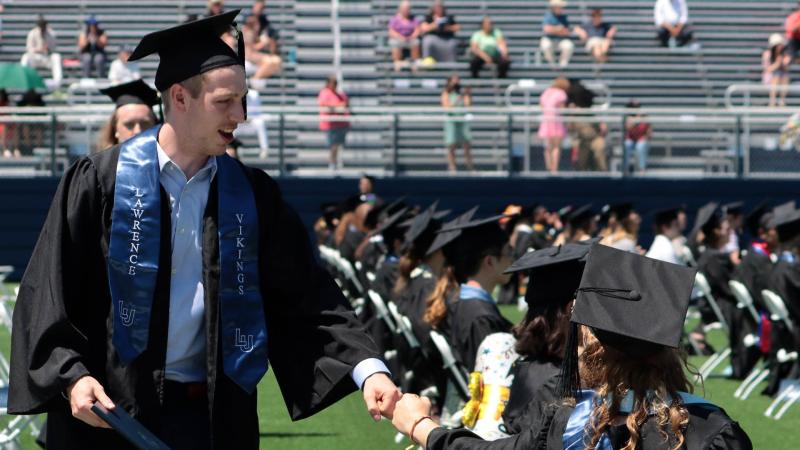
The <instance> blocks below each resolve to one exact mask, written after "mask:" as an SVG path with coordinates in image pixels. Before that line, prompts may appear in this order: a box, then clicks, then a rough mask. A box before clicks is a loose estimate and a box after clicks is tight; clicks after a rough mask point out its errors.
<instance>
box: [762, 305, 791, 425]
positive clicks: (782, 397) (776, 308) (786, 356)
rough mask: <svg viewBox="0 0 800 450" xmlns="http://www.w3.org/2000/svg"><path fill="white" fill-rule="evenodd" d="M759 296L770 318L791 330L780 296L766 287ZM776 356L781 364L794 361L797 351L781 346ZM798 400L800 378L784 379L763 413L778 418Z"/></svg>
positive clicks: (787, 312) (787, 313)
mask: <svg viewBox="0 0 800 450" xmlns="http://www.w3.org/2000/svg"><path fill="white" fill-rule="evenodd" d="M761 298H762V299H763V300H764V306H766V308H767V310H768V311H769V314H770V320H772V321H773V322H783V324H784V325H786V328H787V329H789V331H793V330H794V327H795V324H794V322H792V319H791V318H790V317H789V311H788V310H787V309H786V304H785V303H784V301H783V299H782V298H781V296H780V295H778V294H776V293H774V292H772V291H770V290H768V289H764V290H763V291H761ZM776 358H777V360H778V363H781V364H782V363H786V362H790V361H796V360H797V358H798V353H797V351H796V350H793V349H789V350H787V349H784V348H781V349H779V350H778V352H777V355H776ZM798 400H800V380H784V381H783V382H782V383H781V389H780V391H779V392H778V395H777V396H776V397H775V400H773V401H772V403H770V405H769V407H767V409H766V410H765V411H764V415H765V416H767V417H772V418H774V419H775V420H780V419H781V418H782V417H783V415H784V414H786V411H788V410H789V408H790V407H791V406H792V405H793V404H794V403H797V401H798ZM781 403H783V406H781V407H780V409H778V406H780V404H781ZM776 409H778V413H777V414H775V415H774V416H773V413H775V410H776Z"/></svg>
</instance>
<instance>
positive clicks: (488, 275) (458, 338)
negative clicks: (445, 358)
mask: <svg viewBox="0 0 800 450" xmlns="http://www.w3.org/2000/svg"><path fill="white" fill-rule="evenodd" d="M501 217H503V216H495V217H489V218H486V219H478V220H470V221H467V222H463V223H460V224H456V225H452V226H448V227H442V228H441V229H440V230H439V233H438V236H437V239H436V240H435V241H434V244H433V245H432V246H431V248H432V249H436V248H437V247H439V246H441V248H442V250H443V251H444V255H445V259H446V260H447V266H446V267H445V269H444V271H443V273H442V276H441V277H440V281H439V283H438V284H437V286H436V289H435V290H434V292H433V294H432V295H431V297H430V298H429V299H428V310H427V311H426V314H425V320H426V321H428V323H430V324H431V325H433V326H434V328H436V327H437V326H439V325H441V323H442V322H443V321H444V320H445V317H446V323H447V327H448V328H449V335H448V336H447V337H448V338H449V342H450V345H451V346H452V347H453V352H454V356H455V357H456V360H458V362H459V363H460V364H461V365H462V366H463V367H464V368H466V369H467V371H468V372H472V370H473V369H474V367H475V355H476V353H477V350H478V346H480V344H481V342H483V340H484V339H485V338H486V336H488V335H490V334H492V333H502V332H508V331H509V330H510V329H511V323H510V322H509V321H508V320H506V319H505V318H504V317H503V316H502V315H501V314H500V310H498V309H497V305H496V304H495V299H494V298H493V297H492V294H491V292H492V291H494V288H495V287H496V286H497V285H498V284H500V285H502V284H505V283H507V282H508V279H509V275H508V274H506V273H504V271H505V270H506V269H507V268H508V266H509V265H510V264H511V256H510V254H511V248H510V247H509V246H508V235H507V234H506V233H505V231H503V230H502V229H501V228H500V225H499V224H498V220H499V219H500V218H501ZM440 288H441V289H440ZM454 291H455V292H457V293H458V294H457V295H458V297H457V299H455V300H454V301H451V302H450V303H449V304H448V300H449V298H448V297H447V294H448V293H449V292H454Z"/></svg>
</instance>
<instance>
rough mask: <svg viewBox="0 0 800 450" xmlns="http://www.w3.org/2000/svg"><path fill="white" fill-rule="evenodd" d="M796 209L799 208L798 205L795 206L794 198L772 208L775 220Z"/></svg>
mask: <svg viewBox="0 0 800 450" xmlns="http://www.w3.org/2000/svg"><path fill="white" fill-rule="evenodd" d="M795 209H797V207H796V206H795V203H794V200H790V201H788V202H786V203H781V204H780V205H778V206H776V207H774V208H772V216H773V220H774V219H777V218H779V217H783V216H785V215H787V214H789V213H791V212H792V211H794V210H795ZM772 226H773V227H774V226H775V225H774V224H772Z"/></svg>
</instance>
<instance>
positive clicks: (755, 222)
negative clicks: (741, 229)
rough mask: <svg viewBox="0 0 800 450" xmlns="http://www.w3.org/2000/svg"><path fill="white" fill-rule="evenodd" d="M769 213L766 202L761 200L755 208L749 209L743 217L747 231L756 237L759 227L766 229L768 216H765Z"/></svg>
mask: <svg viewBox="0 0 800 450" xmlns="http://www.w3.org/2000/svg"><path fill="white" fill-rule="evenodd" d="M768 213H769V208H768V207H767V202H766V201H762V202H761V203H759V204H758V205H757V206H756V207H755V208H753V209H752V210H750V212H748V213H747V215H746V216H745V218H744V226H745V228H746V229H747V231H748V232H749V233H750V235H751V236H753V237H758V231H759V230H760V229H766V228H767V227H766V225H767V223H766V221H765V220H767V219H768V218H767V217H766V216H767V214H768Z"/></svg>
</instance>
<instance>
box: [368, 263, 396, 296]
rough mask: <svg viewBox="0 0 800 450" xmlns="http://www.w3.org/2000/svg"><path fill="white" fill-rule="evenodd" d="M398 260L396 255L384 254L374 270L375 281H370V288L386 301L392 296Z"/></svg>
mask: <svg viewBox="0 0 800 450" xmlns="http://www.w3.org/2000/svg"><path fill="white" fill-rule="evenodd" d="M398 262H399V261H398V259H397V257H396V256H394V255H386V257H385V258H384V259H383V261H381V262H380V264H379V265H378V270H377V271H376V272H375V281H373V282H372V289H373V290H374V291H375V292H377V293H378V294H380V296H381V298H383V300H384V301H386V302H388V301H390V300H392V299H393V298H394V285H395V284H397V277H398V272H397V264H398Z"/></svg>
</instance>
